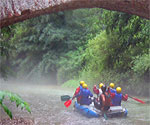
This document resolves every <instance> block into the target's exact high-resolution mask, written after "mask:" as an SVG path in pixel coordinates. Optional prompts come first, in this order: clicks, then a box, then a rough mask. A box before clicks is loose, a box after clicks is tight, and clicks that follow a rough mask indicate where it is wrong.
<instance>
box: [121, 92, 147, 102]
mask: <svg viewBox="0 0 150 125" xmlns="http://www.w3.org/2000/svg"><path fill="white" fill-rule="evenodd" d="M122 94H123V95H125V94H124V93H122ZM128 97H130V98H132V99H134V100H135V101H138V102H140V103H142V104H145V102H144V101H142V100H140V99H138V98H135V97H132V96H129V95H128Z"/></svg>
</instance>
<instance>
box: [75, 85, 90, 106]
mask: <svg viewBox="0 0 150 125" xmlns="http://www.w3.org/2000/svg"><path fill="white" fill-rule="evenodd" d="M77 96H81V100H80V104H81V105H90V104H91V102H92V101H91V99H90V98H89V96H90V97H92V96H93V94H92V93H91V91H90V90H89V89H85V88H82V90H81V91H80V92H79V94H78V95H77Z"/></svg>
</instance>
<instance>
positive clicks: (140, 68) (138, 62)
mask: <svg viewBox="0 0 150 125" xmlns="http://www.w3.org/2000/svg"><path fill="white" fill-rule="evenodd" d="M149 55H150V51H149V53H145V54H143V55H138V56H136V57H135V58H134V59H133V67H132V69H133V70H134V72H136V73H138V74H140V75H144V73H145V72H149V68H150V57H149Z"/></svg>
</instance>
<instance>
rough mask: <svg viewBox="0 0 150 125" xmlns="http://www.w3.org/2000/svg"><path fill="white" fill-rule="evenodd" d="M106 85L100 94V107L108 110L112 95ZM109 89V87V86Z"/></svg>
mask: <svg viewBox="0 0 150 125" xmlns="http://www.w3.org/2000/svg"><path fill="white" fill-rule="evenodd" d="M106 88H107V87H106V85H103V86H102V88H101V89H102V94H101V95H100V104H101V105H100V109H101V110H102V111H107V110H108V109H109V108H110V105H111V96H110V94H109V92H108V91H110V90H108V91H106ZM108 89H109V88H108Z"/></svg>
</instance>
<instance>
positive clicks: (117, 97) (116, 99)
mask: <svg viewBox="0 0 150 125" xmlns="http://www.w3.org/2000/svg"><path fill="white" fill-rule="evenodd" d="M121 100H122V94H121V93H117V92H116V93H115V97H114V98H113V102H112V105H113V106H121Z"/></svg>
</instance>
